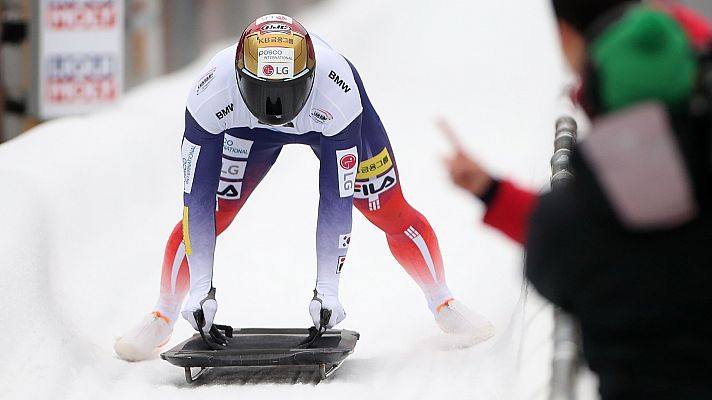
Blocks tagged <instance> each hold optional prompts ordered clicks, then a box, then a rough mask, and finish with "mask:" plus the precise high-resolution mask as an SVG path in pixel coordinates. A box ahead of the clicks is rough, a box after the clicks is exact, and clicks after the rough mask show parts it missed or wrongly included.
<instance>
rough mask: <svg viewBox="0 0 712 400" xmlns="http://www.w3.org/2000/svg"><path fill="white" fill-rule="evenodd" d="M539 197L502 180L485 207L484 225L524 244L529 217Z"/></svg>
mask: <svg viewBox="0 0 712 400" xmlns="http://www.w3.org/2000/svg"><path fill="white" fill-rule="evenodd" d="M538 199H539V196H538V195H537V194H536V193H533V192H530V191H528V190H524V189H521V188H518V187H517V186H515V185H514V184H513V183H512V182H510V181H506V180H503V181H501V182H500V183H499V187H498V188H497V192H496V193H495V195H494V198H493V199H492V201H491V202H490V204H489V206H488V207H487V212H486V213H485V217H484V222H485V224H487V225H489V226H491V227H493V228H495V229H497V230H499V231H501V232H502V233H504V234H505V235H507V236H509V237H510V238H511V239H512V240H515V241H516V242H518V243H521V244H524V241H525V240H526V237H527V231H528V230H529V217H530V216H531V214H532V211H533V210H534V206H535V205H536V202H537V200H538Z"/></svg>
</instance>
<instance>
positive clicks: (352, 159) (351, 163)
mask: <svg viewBox="0 0 712 400" xmlns="http://www.w3.org/2000/svg"><path fill="white" fill-rule="evenodd" d="M339 165H341V168H343V169H346V170H349V169H351V168H353V167H355V166H356V156H355V155H353V154H347V155H345V156H343V157H341V160H339Z"/></svg>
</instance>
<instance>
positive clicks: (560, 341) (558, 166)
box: [549, 117, 581, 400]
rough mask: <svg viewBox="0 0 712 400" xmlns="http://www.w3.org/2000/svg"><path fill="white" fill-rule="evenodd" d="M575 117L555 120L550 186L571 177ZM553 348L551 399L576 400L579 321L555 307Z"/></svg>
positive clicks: (556, 187) (575, 133)
mask: <svg viewBox="0 0 712 400" xmlns="http://www.w3.org/2000/svg"><path fill="white" fill-rule="evenodd" d="M577 130H578V128H577V125H576V121H575V120H574V119H573V118H571V117H561V118H559V119H558V120H557V121H556V136H555V138H554V155H553V156H552V157H551V188H552V190H556V189H558V188H561V187H563V186H565V185H567V184H569V183H571V182H572V181H573V179H574V171H573V169H572V168H571V164H570V161H571V153H572V152H573V149H574V147H575V146H576V136H577ZM553 340H554V350H553V359H552V366H551V391H550V394H549V399H550V400H575V399H576V376H577V374H578V366H579V354H580V348H581V346H580V343H581V339H580V334H579V328H578V323H577V322H576V321H575V320H574V318H573V317H571V316H570V315H568V314H566V313H565V312H564V311H562V310H560V309H556V310H555V311H554V332H553Z"/></svg>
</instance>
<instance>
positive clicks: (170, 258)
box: [155, 134, 282, 324]
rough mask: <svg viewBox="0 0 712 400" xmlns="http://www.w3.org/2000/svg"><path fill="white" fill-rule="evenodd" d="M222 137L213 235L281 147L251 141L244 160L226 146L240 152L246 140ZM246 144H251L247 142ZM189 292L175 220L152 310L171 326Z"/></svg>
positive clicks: (225, 223)
mask: <svg viewBox="0 0 712 400" xmlns="http://www.w3.org/2000/svg"><path fill="white" fill-rule="evenodd" d="M245 136H246V135H245ZM249 137H252V135H250V136H249ZM225 138H226V139H225V147H226V149H225V151H224V153H223V166H222V173H221V176H220V185H219V187H218V194H217V197H218V199H217V201H218V205H217V210H216V213H215V230H216V233H217V235H220V234H221V233H222V232H224V231H225V229H227V227H228V226H229V225H230V224H231V223H232V221H233V220H234V219H235V216H236V215H237V213H238V212H239V211H240V209H242V206H243V205H244V204H245V202H246V201H247V199H248V198H249V197H250V194H252V191H253V190H254V189H255V188H256V187H257V185H258V184H259V183H260V181H261V180H262V178H264V176H265V175H266V174H267V172H268V171H269V170H270V168H271V167H272V165H273V164H274V162H275V161H276V160H277V156H278V155H279V153H280V151H281V148H282V146H281V144H275V143H271V142H253V143H251V144H250V146H251V147H250V148H248V149H247V153H248V157H247V159H245V158H241V159H240V158H236V157H233V155H238V153H237V152H236V151H233V152H231V151H230V143H231V142H232V146H233V147H232V148H233V149H236V148H237V147H239V146H240V143H242V145H243V146H242V147H243V150H244V148H245V146H244V145H245V143H246V142H244V141H245V140H248V139H241V138H239V137H231V136H229V135H227V134H226V136H225ZM239 141H243V142H239ZM248 141H250V142H251V140H248ZM238 142H239V143H238ZM235 146H237V147H235ZM242 154H244V152H243V153H242ZM189 289H190V275H189V272H188V260H187V258H186V256H185V245H184V244H183V225H182V222H181V221H179V222H178V224H177V225H176V226H175V228H173V232H172V233H171V236H170V237H169V238H168V244H167V245H166V250H165V253H164V257H163V269H162V272H161V290H160V295H159V298H158V302H157V303H156V308H155V310H156V311H157V312H158V313H160V315H163V316H165V317H166V318H167V319H168V321H169V323H170V324H173V323H174V322H175V320H176V318H177V316H178V313H179V312H180V307H181V305H182V304H183V300H184V299H185V296H186V295H187V293H188V290H189Z"/></svg>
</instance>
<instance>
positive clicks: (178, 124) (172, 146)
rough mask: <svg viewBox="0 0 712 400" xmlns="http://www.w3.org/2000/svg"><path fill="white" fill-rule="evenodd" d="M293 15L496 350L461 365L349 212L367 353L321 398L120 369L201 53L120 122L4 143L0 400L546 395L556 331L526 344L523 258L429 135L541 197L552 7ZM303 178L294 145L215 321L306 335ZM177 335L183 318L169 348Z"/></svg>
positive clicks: (170, 215)
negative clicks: (393, 172)
mask: <svg viewBox="0 0 712 400" xmlns="http://www.w3.org/2000/svg"><path fill="white" fill-rule="evenodd" d="M275 11H276V12H278V11H280V10H275ZM295 17H297V18H298V19H300V20H301V22H302V23H303V24H304V25H305V26H306V27H307V28H308V29H309V30H311V31H313V32H316V33H317V34H319V36H321V37H323V38H324V39H326V40H327V41H328V42H330V44H332V45H333V46H334V47H335V48H337V49H338V50H339V51H340V52H341V53H342V54H343V55H345V56H346V57H347V58H349V59H350V60H351V61H352V62H353V63H354V64H355V65H356V67H357V68H358V69H359V70H360V72H361V76H362V78H363V80H364V83H365V85H366V90H367V91H368V94H369V96H370V98H371V100H372V102H373V103H374V105H375V107H376V109H377V111H378V112H379V114H380V116H381V118H382V120H383V122H384V124H385V126H386V128H387V130H388V132H389V135H390V137H391V141H392V143H393V146H394V149H395V153H396V158H397V159H398V163H399V167H400V171H401V182H402V185H403V190H404V193H405V195H406V198H407V199H408V200H409V201H410V202H411V203H412V204H413V205H414V206H415V207H416V208H417V209H419V210H420V211H421V212H422V213H423V214H425V215H426V216H427V217H428V219H429V220H430V222H431V223H432V225H433V226H434V228H435V229H436V232H437V233H438V235H439V240H440V244H441V247H442V251H443V256H444V259H445V265H446V272H447V278H448V282H449V285H450V287H451V289H452V290H453V292H454V293H455V296H456V297H457V298H458V299H459V300H461V301H463V302H464V303H465V304H467V305H468V306H469V307H471V308H473V309H475V310H477V311H479V312H481V313H483V314H485V315H486V316H488V317H489V318H490V319H491V320H492V322H493V323H494V324H495V326H496V328H497V335H496V336H495V338H494V339H492V340H490V341H488V342H486V343H483V344H480V345H478V346H475V347H472V348H468V349H454V348H453V347H455V346H453V343H451V342H450V341H449V340H448V338H447V337H445V335H444V334H442V333H440V332H439V330H438V328H437V326H436V325H435V322H434V320H433V318H432V315H431V314H430V312H429V310H428V309H427V306H426V302H425V300H424V298H423V296H422V295H421V293H420V291H419V289H418V287H417V286H416V285H415V284H414V283H413V281H412V280H411V279H410V278H409V277H408V276H407V274H406V273H405V272H404V271H403V270H402V269H401V268H400V266H399V265H398V264H397V263H396V261H395V259H394V258H393V257H392V256H391V254H390V252H389V251H388V247H387V244H386V241H385V238H384V237H383V234H382V233H381V232H380V231H378V230H377V228H375V227H374V226H372V225H370V224H369V222H368V221H366V219H365V218H363V217H361V216H358V215H357V216H356V217H355V218H354V228H353V236H352V244H351V248H350V250H349V258H348V262H347V265H346V266H345V268H344V271H343V274H342V278H341V299H342V301H343V303H344V305H345V307H346V309H347V312H348V317H347V319H346V320H345V321H344V322H343V323H342V324H341V325H340V327H342V328H348V329H353V330H357V331H359V332H360V333H361V340H360V342H359V343H358V345H357V347H356V351H355V353H354V354H353V355H352V356H351V357H349V358H348V359H347V360H346V362H345V363H344V365H343V367H342V368H341V369H340V370H339V371H337V372H336V374H335V375H334V376H333V377H332V378H331V379H330V380H328V381H325V382H323V383H321V384H318V385H314V384H307V383H298V384H287V383H283V382H272V381H270V380H269V379H268V380H267V381H266V382H262V383H250V382H248V383H247V384H236V383H234V382H230V381H224V380H221V381H217V382H212V383H210V382H208V383H207V384H204V385H200V386H194V387H189V386H188V385H186V383H185V382H184V380H183V371H182V370H181V369H180V368H177V367H175V366H172V365H170V364H168V363H167V362H165V361H163V360H160V359H156V360H153V361H148V362H141V363H127V362H125V361H122V360H120V359H118V358H117V357H116V356H115V355H114V352H113V349H112V345H113V342H114V338H115V336H117V335H119V334H121V333H122V332H123V331H125V330H126V329H128V328H130V327H132V326H133V325H134V324H136V323H137V322H139V321H140V319H141V318H142V317H143V316H144V315H145V314H146V313H148V312H149V311H151V310H152V307H153V305H154V302H155V300H156V298H157V296H158V288H159V277H160V266H161V261H162V257H163V251H164V246H165V243H166V240H167V238H168V235H169V233H170V231H171V229H172V228H173V226H174V225H175V224H176V222H177V221H178V220H179V219H180V217H181V212H182V196H181V193H182V180H181V174H182V169H181V161H180V140H181V136H182V129H183V111H184V99H185V98H186V94H187V93H188V90H189V88H190V86H191V82H192V80H193V79H194V78H195V76H196V73H197V71H198V69H199V68H200V67H201V66H202V65H203V64H204V63H205V62H207V60H208V59H209V57H210V56H211V55H212V54H209V53H210V52H208V53H206V54H205V56H204V57H203V58H202V59H200V60H196V62H195V63H193V64H192V65H190V66H189V67H188V68H186V69H185V70H182V71H180V72H178V73H175V74H172V75H169V76H165V77H163V78H160V79H156V80H154V81H152V82H149V83H147V84H144V85H143V86H141V87H139V88H137V89H135V90H133V91H131V92H130V93H128V95H127V96H126V97H125V99H124V101H123V102H122V103H121V104H120V105H118V106H116V107H112V108H111V109H109V110H106V111H103V112H100V113H96V114H92V115H87V116H83V117H73V118H64V119H59V120H55V121H52V122H48V123H45V124H42V125H40V126H38V127H36V128H34V129H33V130H31V131H29V132H27V133H25V134H23V135H21V136H20V137H18V138H17V139H15V140H12V141H10V142H8V143H6V144H3V145H2V146H0V187H2V191H1V193H2V195H1V196H0V254H2V261H0V273H2V279H1V280H0V304H1V311H0V317H1V319H2V321H4V327H3V329H2V330H3V333H2V337H3V341H2V343H3V346H4V348H3V357H2V358H3V362H2V363H1V364H2V367H0V369H1V370H0V388H2V392H3V395H2V397H3V398H7V399H15V398H28V399H30V398H32V399H35V398H51V399H64V398H66V399H94V398H97V397H100V398H102V399H103V400H109V399H126V398H137V399H138V398H141V399H147V398H170V399H183V398H185V399H194V398H196V396H199V397H200V398H206V397H207V396H221V397H222V396H226V395H230V396H234V397H235V398H238V397H239V398H249V399H251V400H254V399H277V398H285V396H288V398H290V399H299V398H310V399H313V398H325V399H328V398H332V397H334V398H339V399H343V400H346V399H363V398H373V399H386V398H388V399H430V398H444V399H450V400H454V399H506V398H540V396H541V395H542V392H541V391H542V390H543V389H544V388H545V384H546V380H547V379H548V378H547V373H546V371H547V368H548V356H547V354H546V352H545V350H546V349H545V348H546V346H547V344H546V343H547V338H548V336H547V335H546V332H548V331H547V329H550V321H549V320H548V319H547V318H543V319H542V318H539V319H538V321H539V322H536V321H535V322H536V323H534V325H541V326H540V327H538V328H536V329H535V328H533V327H532V326H530V325H531V324H530V323H531V320H532V319H531V318H530V319H528V318H527V317H526V316H525V315H526V314H527V312H528V311H527V308H529V311H531V307H534V309H535V311H536V310H542V313H546V307H545V305H542V304H540V303H533V302H527V301H526V300H527V298H526V296H523V293H524V291H523V290H522V268H521V267H522V257H523V255H522V251H521V249H520V248H519V246H517V245H516V244H514V243H512V242H510V241H509V240H508V239H506V238H505V237H504V236H503V235H501V234H499V233H498V232H496V231H493V230H492V229H490V228H487V227H485V226H483V225H482V224H481V223H480V219H481V216H482V212H483V209H482V206H481V205H480V204H478V202H477V201H476V200H474V199H472V198H470V197H469V196H467V195H465V194H463V193H461V192H459V191H457V190H456V189H455V188H454V187H453V186H452V185H451V184H450V182H449V180H448V178H447V174H446V171H445V169H444V166H443V164H442V159H443V157H445V156H446V155H447V154H448V152H449V151H450V149H449V147H448V143H447V142H446V140H444V138H442V137H441V136H440V134H439V132H438V131H437V130H436V128H435V125H434V123H433V122H434V120H435V118H436V117H438V116H443V117H445V118H447V119H449V120H450V122H451V124H452V125H453V126H455V127H456V129H457V130H458V131H459V132H460V134H461V136H462V141H463V142H464V143H465V145H466V146H467V148H468V150H470V151H471V152H472V154H474V155H475V156H477V157H478V158H480V159H481V160H482V161H483V162H484V163H485V164H486V165H487V166H488V167H489V168H491V169H492V170H493V171H494V172H495V173H496V174H497V175H501V176H508V177H511V178H513V179H514V180H515V181H516V182H518V183H520V184H521V185H524V186H525V187H529V188H532V189H535V190H540V189H543V188H544V187H546V183H547V178H548V175H549V169H548V160H549V156H550V154H551V151H552V140H553V121H554V120H555V118H556V116H557V113H558V112H559V111H558V110H557V108H556V104H557V103H556V99H557V97H558V96H559V95H560V93H561V89H562V82H563V71H562V62H561V57H560V54H559V50H558V48H557V42H556V36H555V26H554V23H553V19H552V17H551V15H550V10H549V7H548V1H547V0H536V1H533V0H501V1H489V2H479V1H477V2H475V1H449V2H447V3H444V2H442V1H440V2H436V1H418V2H412V1H407V0H391V1H377V0H367V1H363V0H361V1H358V2H357V1H347V0H333V1H325V2H323V3H319V5H318V6H315V7H314V8H312V9H310V10H307V11H306V12H304V13H303V14H301V15H296V16H295ZM224 45H229V43H225V44H224ZM218 48H220V46H217V47H216V48H215V49H213V50H216V49H218ZM317 169H318V164H317V160H316V158H315V157H314V156H313V154H312V152H311V150H310V149H309V148H308V147H305V146H297V145H295V146H289V147H287V148H286V149H285V150H284V151H283V152H282V154H281V156H280V158H279V160H278V161H277V164H276V165H275V167H274V168H273V169H272V171H271V172H270V173H269V174H268V176H267V177H266V178H265V180H264V181H263V182H262V184H261V186H260V187H259V188H258V189H257V190H256V191H255V193H254V194H253V195H252V198H251V199H250V200H249V201H248V202H247V205H246V206H245V208H244V209H243V210H242V211H241V213H240V214H239V216H238V217H237V220H236V221H235V223H234V224H233V226H231V227H230V228H229V229H228V231H227V232H226V233H225V234H223V235H222V236H221V237H220V239H219V240H218V247H217V252H216V267H215V277H214V283H215V286H216V287H217V290H218V292H217V293H218V303H219V307H220V309H219V311H218V316H217V318H216V319H217V321H218V322H222V323H229V324H231V325H233V326H238V327H307V326H309V325H310V324H311V320H310V317H309V314H308V310H307V306H308V303H309V300H310V299H311V289H312V287H313V283H314V278H315V274H316V271H315V252H314V237H315V234H314V233H315V222H316V210H317V200H318V193H317ZM354 213H355V214H358V212H357V211H354ZM533 319H534V320H536V318H533ZM541 321H543V322H541ZM530 332H531V333H530ZM524 333H527V335H526V336H525V337H524V339H523V334H524ZM191 334H192V331H191V328H190V326H189V325H188V324H187V323H186V322H184V321H179V322H178V324H177V329H176V331H175V332H174V335H173V338H172V340H171V343H170V345H174V344H177V343H179V342H180V341H182V340H184V339H185V338H187V337H188V336H189V335H191ZM527 343H529V345H527ZM522 393H525V394H522ZM216 398H217V397H216Z"/></svg>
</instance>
